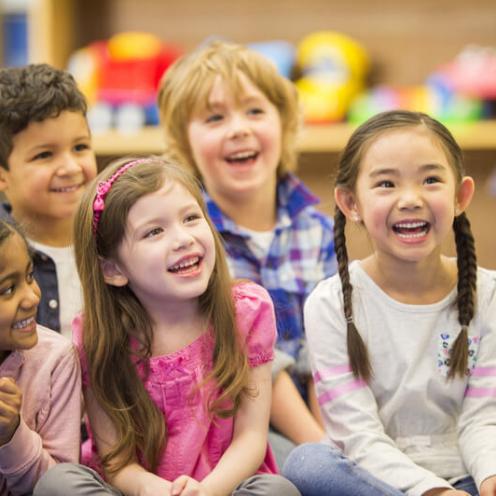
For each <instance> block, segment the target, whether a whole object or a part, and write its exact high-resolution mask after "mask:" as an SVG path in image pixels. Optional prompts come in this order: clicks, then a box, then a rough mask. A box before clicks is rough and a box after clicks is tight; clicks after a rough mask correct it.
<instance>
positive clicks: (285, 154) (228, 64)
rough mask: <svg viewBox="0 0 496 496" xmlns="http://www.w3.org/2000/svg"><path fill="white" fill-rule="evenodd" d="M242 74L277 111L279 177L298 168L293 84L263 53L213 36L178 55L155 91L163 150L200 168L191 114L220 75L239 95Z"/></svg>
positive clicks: (298, 118) (297, 117) (202, 103)
mask: <svg viewBox="0 0 496 496" xmlns="http://www.w3.org/2000/svg"><path fill="white" fill-rule="evenodd" d="M240 74H244V75H245V76H246V77H247V78H248V79H249V80H250V81H251V82H252V83H253V84H254V85H255V86H256V87H257V88H258V89H259V90H260V91H261V92H262V93H263V94H264V95H265V96H266V97H267V99H268V100H269V101H270V102H271V103H272V104H273V105H274V106H275V107H276V108H277V110H278V111H279V115H280V117H281V125H282V143H281V159H280V162H279V165H278V167H277V174H278V177H282V176H284V175H285V174H286V173H287V172H288V171H291V170H294V169H295V168H296V165H297V159H296V148H295V141H296V140H295V138H296V134H297V132H298V130H299V126H300V121H301V114H300V108H299V104H298V95H297V92H296V87H295V86H294V85H293V83H291V82H290V81H289V80H288V79H286V78H284V77H283V76H281V75H280V74H279V73H278V72H277V69H276V67H275V66H274V65H273V64H272V63H271V62H270V61H269V60H267V59H266V58H264V57H263V56H262V55H261V54H259V53H257V52H255V51H254V50H250V49H249V48H247V47H245V46H243V45H238V44H236V43H230V42H225V41H219V40H217V41H213V42H211V43H209V44H207V45H205V46H202V47H200V48H198V49H196V50H194V51H193V52H191V53H190V54H188V55H185V56H183V57H181V58H180V59H179V60H177V61H176V62H175V63H174V64H173V65H172V66H171V67H170V68H169V69H168V70H167V71H166V73H165V74H164V76H163V78H162V81H161V82H160V88H159V93H158V107H159V109H160V120H161V123H162V126H163V128H164V131H165V138H166V143H167V149H168V150H169V152H170V153H171V154H172V155H173V156H177V157H178V158H179V159H180V160H181V161H185V162H186V163H187V164H188V165H189V166H190V167H191V169H192V170H193V172H194V173H195V175H196V176H197V177H200V172H199V170H198V167H197V166H196V164H195V161H194V160H193V156H192V154H191V147H190V145H189V140H188V134H187V127H188V123H189V121H190V118H191V114H192V113H193V112H194V111H195V110H197V109H199V108H202V106H203V107H207V105H208V97H209V95H210V91H211V89H212V86H213V84H214V82H215V79H216V78H217V77H218V76H220V77H221V78H222V80H223V81H224V82H226V84H228V85H230V86H231V88H232V90H233V93H234V94H235V95H239V94H240V91H241V89H242V86H241V80H240V77H239V75H240Z"/></svg>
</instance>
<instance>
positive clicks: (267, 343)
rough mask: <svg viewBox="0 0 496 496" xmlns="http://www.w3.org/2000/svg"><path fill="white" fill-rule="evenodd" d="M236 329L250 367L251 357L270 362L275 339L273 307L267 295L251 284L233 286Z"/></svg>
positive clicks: (244, 283) (261, 288) (243, 283)
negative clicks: (263, 358) (245, 347)
mask: <svg viewBox="0 0 496 496" xmlns="http://www.w3.org/2000/svg"><path fill="white" fill-rule="evenodd" d="M232 291H233V299H234V305H235V311H236V325H237V328H238V332H239V334H240V336H241V339H242V340H243V341H244V342H245V343H246V344H247V347H248V355H249V359H250V363H252V362H254V359H253V360H252V356H255V355H256V356H259V357H260V356H262V355H263V356H265V359H271V357H272V348H273V346H274V342H275V339H276V320H275V314H274V306H273V304H272V300H271V298H270V295H269V293H268V292H267V291H266V290H265V289H264V288H263V287H262V286H259V285H258V284H255V283H253V282H244V281H242V282H238V283H236V285H235V286H233V290H232Z"/></svg>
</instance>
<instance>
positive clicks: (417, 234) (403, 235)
mask: <svg viewBox="0 0 496 496" xmlns="http://www.w3.org/2000/svg"><path fill="white" fill-rule="evenodd" d="M424 235H425V231H422V232H419V233H410V234H406V233H398V236H399V237H400V238H421V237H422V236H424Z"/></svg>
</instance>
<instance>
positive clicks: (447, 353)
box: [437, 332, 479, 377]
mask: <svg viewBox="0 0 496 496" xmlns="http://www.w3.org/2000/svg"><path fill="white" fill-rule="evenodd" d="M457 337H458V334H454V335H453V334H448V333H445V332H443V333H441V334H440V336H439V341H438V350H437V368H438V370H439V372H440V373H441V375H442V376H443V377H448V372H449V368H450V365H451V350H452V349H453V345H454V343H455V340H456V338H457ZM467 343H468V364H467V371H466V374H467V375H470V374H471V373H472V370H473V368H474V367H475V363H476V361H477V352H478V350H479V336H469V337H468V338H467Z"/></svg>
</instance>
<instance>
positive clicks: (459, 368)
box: [334, 110, 477, 380]
mask: <svg viewBox="0 0 496 496" xmlns="http://www.w3.org/2000/svg"><path fill="white" fill-rule="evenodd" d="M415 126H424V127H425V128H427V129H428V130H429V131H430V132H431V133H432V134H433V136H435V137H436V139H437V140H438V142H439V143H440V144H441V146H442V147H443V149H444V151H445V153H446V157H447V158H448V161H449V163H450V165H451V167H452V169H453V173H454V175H455V180H456V182H457V184H458V185H459V184H460V182H461V180H462V178H463V176H464V174H465V172H464V167H463V156H462V151H461V149H460V147H459V146H458V144H457V142H456V141H455V139H454V138H453V136H452V134H451V133H450V131H449V130H448V129H447V128H446V127H445V126H444V125H443V124H441V123H440V122H438V121H436V120H435V119H432V118H431V117H429V116H428V115H426V114H423V113H421V112H409V111H404V110H393V111H389V112H382V113H380V114H377V115H375V116H374V117H372V118H370V119H369V120H368V121H366V122H365V123H364V124H362V125H361V126H360V127H358V128H357V129H356V130H355V132H354V133H353V134H352V136H351V137H350V139H349V141H348V143H347V145H346V147H345V149H344V151H343V153H342V154H341V157H340V160H339V166H338V172H337V177H336V181H335V187H339V188H343V189H346V190H348V191H350V192H353V191H355V186H356V181H357V177H358V173H359V171H360V163H361V161H362V158H363V156H364V154H365V152H366V150H367V149H368V147H369V146H370V144H371V143H372V141H373V140H374V139H376V138H377V137H378V136H379V135H380V134H382V133H383V132H385V131H388V130H391V129H398V128H404V127H415ZM345 226H346V217H345V215H344V214H343V212H341V210H340V209H339V207H337V206H336V209H335V213H334V243H335V250H336V258H337V261H338V271H339V276H340V278H341V286H342V290H343V309H344V315H345V318H346V322H347V344H348V356H349V358H350V363H351V368H352V370H353V373H354V374H355V376H356V377H361V378H363V379H364V380H369V379H370V377H371V375H372V367H371V364H370V358H369V355H368V352H367V347H366V346H365V343H364V342H363V339H362V338H361V336H360V334H359V332H358V330H357V328H356V326H355V323H354V320H353V307H352V291H353V287H352V285H351V282H350V275H349V272H348V251H347V249H346V237H345ZM453 231H454V235H455V243H456V252H457V265H458V284H457V289H458V295H457V300H456V305H457V308H458V322H459V323H460V326H461V332H460V334H459V335H458V337H457V339H456V341H455V343H454V346H453V349H452V351H451V364H450V370H449V377H450V378H453V377H455V376H456V375H459V376H464V375H465V373H466V369H467V361H468V343H467V339H468V326H469V324H470V321H471V320H472V318H473V316H474V305H475V303H474V300H475V290H476V283H477V259H476V256H475V245H474V237H473V235H472V231H471V229H470V222H469V220H468V218H467V216H466V214H465V213H464V212H462V213H461V214H460V215H457V216H456V217H455V218H454V220H453Z"/></svg>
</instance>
